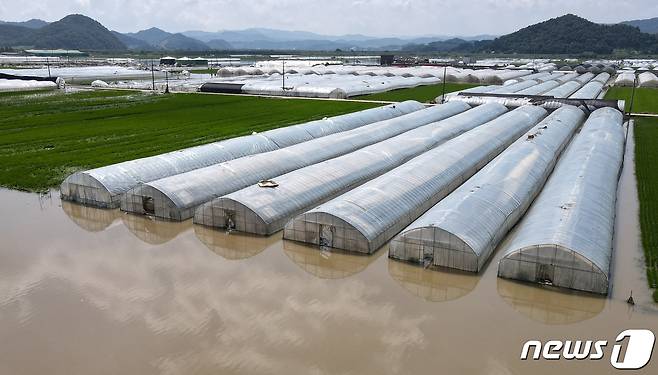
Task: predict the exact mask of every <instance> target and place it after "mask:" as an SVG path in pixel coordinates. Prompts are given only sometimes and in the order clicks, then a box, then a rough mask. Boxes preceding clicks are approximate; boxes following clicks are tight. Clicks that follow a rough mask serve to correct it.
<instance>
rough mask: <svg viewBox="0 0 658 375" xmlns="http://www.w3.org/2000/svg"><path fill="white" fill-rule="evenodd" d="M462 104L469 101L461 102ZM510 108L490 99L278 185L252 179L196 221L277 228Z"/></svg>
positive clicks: (203, 209) (255, 229) (261, 230)
mask: <svg viewBox="0 0 658 375" xmlns="http://www.w3.org/2000/svg"><path fill="white" fill-rule="evenodd" d="M461 104H462V105H463V108H464V109H465V110H466V109H468V108H469V107H468V105H466V104H465V103H461ZM505 112H507V109H506V108H505V106H503V105H502V104H486V105H482V106H479V107H476V108H473V109H470V110H468V111H466V112H463V113H460V114H458V115H455V116H452V117H449V118H447V119H445V120H441V121H438V122H433V123H430V124H428V125H424V126H421V127H419V128H416V129H413V130H410V131H408V132H406V133H402V134H400V135H398V136H395V137H392V138H389V139H387V140H384V141H381V142H379V143H375V144H373V145H371V146H368V147H364V148H362V149H360V150H357V151H354V152H352V153H349V154H346V155H343V156H340V157H337V158H334V159H330V160H327V161H324V162H321V163H317V164H313V165H310V166H308V167H304V168H301V169H298V170H295V171H292V172H290V173H286V174H284V175H282V176H278V177H274V178H273V180H274V181H275V182H276V185H277V186H276V187H275V188H268V189H264V188H262V187H261V186H259V185H251V186H248V187H246V188H244V189H242V190H239V191H236V192H234V193H231V194H228V195H226V196H224V197H221V198H217V199H213V200H212V201H210V202H208V203H205V204H204V205H202V206H200V207H199V208H198V209H197V210H196V213H195V216H194V222H195V223H198V224H203V225H207V226H213V227H219V228H226V229H231V230H237V231H240V232H249V233H254V234H260V235H267V234H272V233H274V232H276V231H279V230H281V229H283V227H284V225H285V224H286V223H287V222H288V221H289V220H290V219H291V218H292V217H294V216H296V215H298V214H300V213H302V212H304V211H306V210H308V209H310V208H313V207H314V206H315V205H317V204H320V203H322V202H324V201H326V200H328V199H331V198H333V197H335V196H337V195H339V194H342V193H344V192H346V191H348V190H350V189H352V188H355V187H357V186H358V185H360V184H362V183H364V182H366V181H368V180H371V179H373V178H375V177H377V176H379V175H381V174H382V173H385V172H387V171H389V170H391V169H393V168H395V167H397V166H398V165H400V164H402V163H404V162H406V161H407V160H409V159H411V158H412V157H415V156H417V155H419V154H421V153H423V152H425V151H428V150H430V149H432V148H434V147H436V146H438V145H439V144H441V143H443V142H445V141H447V140H449V139H451V138H454V137H456V136H458V135H460V134H462V133H464V132H466V131H468V130H471V129H473V128H475V127H477V126H479V125H481V124H483V123H485V122H487V121H490V120H493V119H494V118H496V117H498V116H500V115H501V114H503V113H505Z"/></svg>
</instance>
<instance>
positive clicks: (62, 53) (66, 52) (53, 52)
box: [25, 49, 87, 57]
mask: <svg viewBox="0 0 658 375" xmlns="http://www.w3.org/2000/svg"><path fill="white" fill-rule="evenodd" d="M25 53H28V54H30V55H34V56H57V57H66V56H87V53H85V52H81V51H78V50H76V49H26V50H25Z"/></svg>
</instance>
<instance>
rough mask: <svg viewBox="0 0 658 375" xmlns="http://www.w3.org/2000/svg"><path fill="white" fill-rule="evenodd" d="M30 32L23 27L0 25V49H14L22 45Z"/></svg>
mask: <svg viewBox="0 0 658 375" xmlns="http://www.w3.org/2000/svg"><path fill="white" fill-rule="evenodd" d="M31 33H32V30H31V29H28V28H27V27H23V26H15V25H12V24H0V47H14V46H20V45H23V44H24V43H25V42H28V41H27V38H28V36H29V35H31Z"/></svg>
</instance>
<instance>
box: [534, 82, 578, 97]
mask: <svg viewBox="0 0 658 375" xmlns="http://www.w3.org/2000/svg"><path fill="white" fill-rule="evenodd" d="M581 86H582V83H580V82H578V81H576V80H573V81H568V82H565V83H563V84H561V85H560V86H558V87H556V88H554V89H552V90H549V91H547V92H545V93H544V94H542V95H546V96H552V97H555V98H568V97H569V96H570V95H571V94H573V93H575V92H576V91H578V89H580V87H581Z"/></svg>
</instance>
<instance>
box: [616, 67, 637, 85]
mask: <svg viewBox="0 0 658 375" xmlns="http://www.w3.org/2000/svg"><path fill="white" fill-rule="evenodd" d="M633 85H635V72H626V71H625V72H622V73H620V74H619V75H618V76H617V78H615V86H621V87H633Z"/></svg>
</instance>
